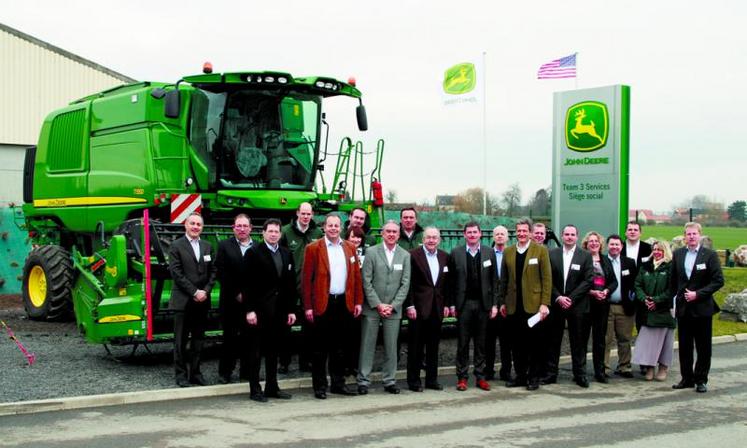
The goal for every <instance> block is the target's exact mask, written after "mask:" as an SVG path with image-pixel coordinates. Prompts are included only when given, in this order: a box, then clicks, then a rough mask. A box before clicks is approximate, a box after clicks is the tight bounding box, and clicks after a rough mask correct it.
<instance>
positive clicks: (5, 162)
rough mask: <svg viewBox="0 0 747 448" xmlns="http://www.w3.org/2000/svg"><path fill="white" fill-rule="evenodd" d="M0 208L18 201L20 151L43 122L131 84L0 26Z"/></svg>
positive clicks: (33, 141)
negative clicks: (58, 111)
mask: <svg viewBox="0 0 747 448" xmlns="http://www.w3.org/2000/svg"><path fill="white" fill-rule="evenodd" d="M0 64H2V67H3V70H1V71H0V205H2V204H7V203H11V202H12V203H16V204H20V203H21V202H22V200H23V159H24V155H25V149H26V148H27V147H29V146H34V145H36V144H37V140H38V138H39V130H40V129H41V125H42V122H43V121H44V117H46V116H47V114H49V113H50V112H51V111H53V110H55V109H57V108H59V107H63V106H65V105H67V104H69V103H70V102H71V101H75V100H77V99H79V98H82V97H84V96H87V95H90V94H91V93H95V92H98V91H101V90H106V89H108V88H111V87H114V86H117V85H121V84H125V83H130V82H133V81H134V80H133V79H131V78H129V77H127V76H125V75H122V74H120V73H117V72H115V71H112V70H109V69H108V68H106V67H102V66H100V65H98V64H96V63H94V62H91V61H89V60H87V59H84V58H81V57H80V56H76V55H74V54H72V53H70V52H68V51H65V50H63V49H61V48H58V47H55V46H54V45H51V44H48V43H46V42H43V41H41V40H39V39H36V38H34V37H32V36H29V35H28V34H25V33H23V32H21V31H18V30H16V29H13V28H11V27H9V26H7V25H4V24H2V23H0Z"/></svg>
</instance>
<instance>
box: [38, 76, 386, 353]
mask: <svg viewBox="0 0 747 448" xmlns="http://www.w3.org/2000/svg"><path fill="white" fill-rule="evenodd" d="M340 96H342V97H349V98H353V99H356V100H358V105H357V107H356V112H355V114H356V118H357V121H358V128H359V130H361V131H363V130H366V129H367V127H368V124H367V118H366V113H365V109H364V107H363V105H362V102H361V93H360V91H359V90H358V89H357V88H356V87H355V83H354V81H352V80H351V81H350V82H347V83H345V82H341V81H337V80H335V79H332V78H323V77H306V78H293V77H292V76H291V75H290V74H287V73H279V72H240V73H224V74H214V73H212V72H211V69H206V70H204V73H203V74H201V75H194V76H188V77H185V78H183V79H181V80H179V81H178V82H177V83H174V84H166V83H155V82H141V83H135V84H130V85H125V86H120V87H117V88H114V89H110V90H107V91H104V92H101V93H98V94H94V95H91V96H88V97H86V98H82V99H80V100H78V101H75V102H73V103H71V104H70V105H69V106H68V107H66V108H63V109H60V110H57V111H55V112H52V113H51V114H50V115H49V116H48V117H47V118H46V120H45V122H44V124H43V126H42V131H41V134H40V138H39V143H38V146H37V147H33V148H29V150H28V151H27V153H26V163H25V167H24V205H23V211H24V215H25V224H24V225H25V228H26V230H28V233H29V237H30V238H31V241H32V244H33V250H32V251H31V253H30V254H29V256H28V258H27V260H26V264H25V266H24V279H23V301H24V306H25V308H26V311H27V314H28V316H29V317H30V318H32V319H39V320H63V319H65V318H68V317H70V316H71V315H74V316H75V319H76V321H77V324H78V328H79V329H80V330H81V332H82V333H83V334H84V335H85V337H86V339H87V340H88V341H90V342H94V343H103V344H133V343H134V344H137V343H144V342H148V341H156V340H165V339H169V338H171V333H172V330H173V329H172V326H171V314H170V313H169V311H168V309H167V308H168V298H169V295H170V290H171V279H170V277H169V273H168V247H169V244H170V243H171V242H172V241H173V240H174V239H175V238H178V237H179V236H181V235H183V234H184V228H183V226H182V225H181V224H180V223H181V222H183V221H184V220H185V219H186V216H188V215H189V213H190V212H192V211H197V212H200V213H201V214H202V215H203V217H204V219H205V224H206V225H205V228H204V231H203V238H204V239H207V240H209V241H210V242H211V243H213V244H217V241H218V240H220V239H222V238H228V237H231V236H232V233H231V228H230V225H231V223H232V222H233V217H234V216H235V215H236V214H238V213H246V214H247V215H249V216H250V217H251V218H252V221H253V224H254V226H255V228H260V227H261V225H262V222H263V221H264V220H265V219H267V218H270V217H274V218H280V219H281V220H282V221H284V222H287V221H289V220H290V219H291V218H292V217H293V216H295V213H294V212H295V209H296V208H297V207H298V205H299V204H301V203H302V202H310V203H312V205H313V206H314V209H315V210H316V211H317V213H318V214H319V215H321V214H324V213H327V212H331V211H340V212H346V211H349V210H351V209H352V208H354V207H363V208H365V209H367V210H368V211H369V215H370V217H371V226H372V227H378V226H380V224H381V220H382V219H383V211H382V206H383V200H382V199H381V184H380V182H379V180H380V170H381V158H382V154H383V141H381V140H380V141H379V143H378V145H377V148H376V151H374V152H372V154H375V166H374V167H373V169H372V170H370V171H368V172H364V169H363V167H364V164H363V158H364V154H365V153H364V151H363V147H362V144H361V143H360V142H356V143H354V142H353V141H352V139H350V138H344V139H343V140H342V143H341V144H340V151H339V153H338V154H337V155H338V157H337V164H336V170H335V173H334V177H333V180H332V184H331V186H330V188H329V189H328V188H327V186H326V184H325V181H324V178H323V176H322V170H323V167H324V161H325V160H326V158H327V154H328V151H327V148H326V142H327V140H328V138H329V126H328V125H327V122H326V120H325V117H324V113H323V112H322V105H323V104H324V103H325V102H326V101H327V99H328V98H331V97H340ZM351 161H352V165H353V167H352V169H351V166H350V165H351ZM351 171H352V173H351ZM351 176H352V179H349V177H351ZM366 183H368V185H366ZM350 187H352V193H351V191H350ZM146 228H147V229H149V231H148V232H146V231H145V229H146ZM254 236H255V237H257V235H254ZM218 294H219V285H216V288H215V289H214V290H213V292H212V296H211V300H212V310H213V313H216V312H217V308H218V306H217V304H218ZM212 317H216V316H212ZM212 322H213V325H212V326H211V330H219V328H218V326H217V319H212ZM214 334H218V333H214Z"/></svg>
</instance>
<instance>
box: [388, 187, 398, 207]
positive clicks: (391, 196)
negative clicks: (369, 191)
mask: <svg viewBox="0 0 747 448" xmlns="http://www.w3.org/2000/svg"><path fill="white" fill-rule="evenodd" d="M386 202H387V203H389V204H394V203H395V202H397V191H396V190H389V191H387V192H386Z"/></svg>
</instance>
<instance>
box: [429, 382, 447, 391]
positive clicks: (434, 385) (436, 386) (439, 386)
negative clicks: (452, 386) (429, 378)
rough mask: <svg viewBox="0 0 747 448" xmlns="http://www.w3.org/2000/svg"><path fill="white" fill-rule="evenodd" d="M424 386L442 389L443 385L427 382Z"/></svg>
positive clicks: (431, 388)
mask: <svg viewBox="0 0 747 448" xmlns="http://www.w3.org/2000/svg"><path fill="white" fill-rule="evenodd" d="M425 388H426V389H430V390H444V387H443V386H442V385H441V384H440V383H427V384H426V385H425Z"/></svg>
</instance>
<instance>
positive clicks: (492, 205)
mask: <svg viewBox="0 0 747 448" xmlns="http://www.w3.org/2000/svg"><path fill="white" fill-rule="evenodd" d="M484 191H485V190H483V189H482V188H479V187H474V188H470V189H468V190H465V191H462V192H461V193H458V194H457V195H456V196H455V197H454V209H455V210H456V211H458V212H465V213H470V214H473V215H479V214H481V213H482V201H483V193H484ZM487 199H488V200H487V212H488V214H489V215H490V214H493V213H494V212H495V211H497V207H496V205H497V204H496V201H495V199H494V198H493V197H492V196H490V193H488V198H487Z"/></svg>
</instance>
